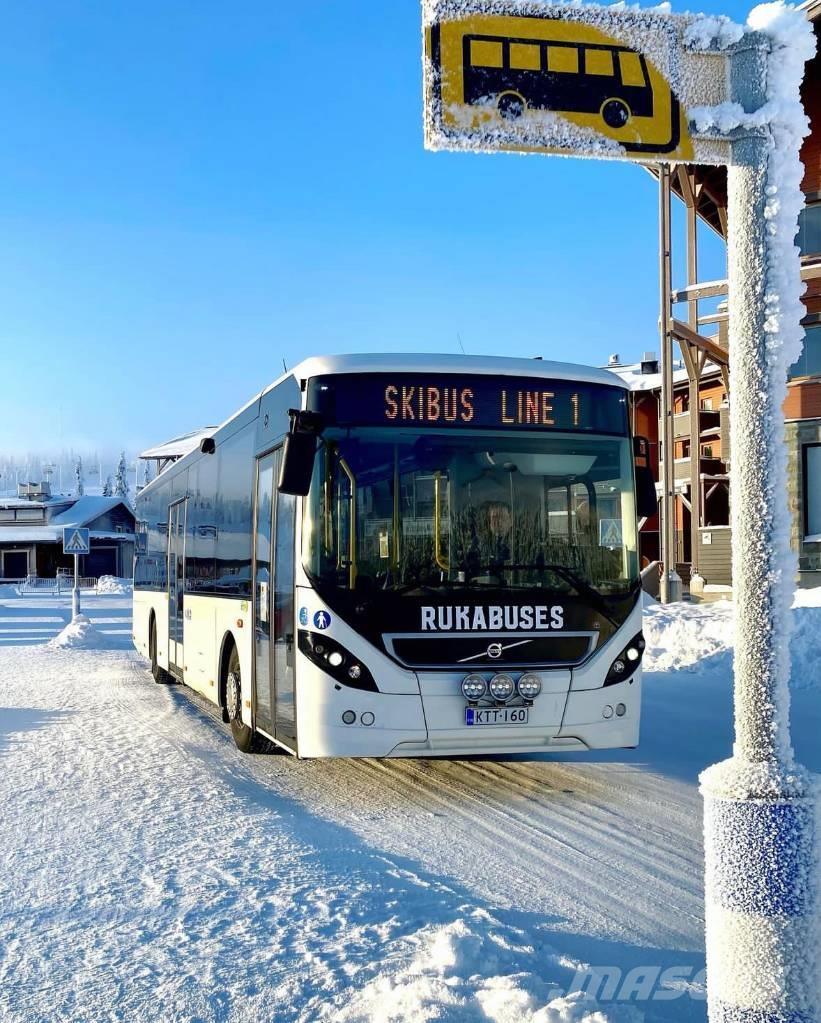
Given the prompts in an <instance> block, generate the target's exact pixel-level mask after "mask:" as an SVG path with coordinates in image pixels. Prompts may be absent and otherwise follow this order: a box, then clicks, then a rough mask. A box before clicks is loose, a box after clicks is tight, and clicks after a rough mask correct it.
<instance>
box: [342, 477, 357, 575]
mask: <svg viewBox="0 0 821 1023" xmlns="http://www.w3.org/2000/svg"><path fill="white" fill-rule="evenodd" d="M339 468H340V469H341V470H342V471H343V472H344V473H345V475H346V476H347V477H348V483H350V485H351V496H350V526H349V532H348V587H349V588H350V589H353V588H354V586H355V584H356V477H355V476H354V474H353V472H352V470H351V467H350V466H349V465H348V463H347V462H346V461H345V459H344V458H340V459H339Z"/></svg>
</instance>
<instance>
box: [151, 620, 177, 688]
mask: <svg viewBox="0 0 821 1023" xmlns="http://www.w3.org/2000/svg"><path fill="white" fill-rule="evenodd" d="M148 656H149V658H150V660H151V675H152V678H153V679H154V681H155V682H158V683H160V684H161V685H164V684H165V683H167V682H170V681H171V676H170V675H169V674H168V672H167V671H166V670H165V669H164V668H161V667H160V664H159V661H158V660H157V622H156V620H155V618H154V616H153V615H152V616H151V624H150V625H149V627H148Z"/></svg>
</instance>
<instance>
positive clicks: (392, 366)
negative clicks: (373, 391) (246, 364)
mask: <svg viewBox="0 0 821 1023" xmlns="http://www.w3.org/2000/svg"><path fill="white" fill-rule="evenodd" d="M289 372H290V374H291V375H292V376H294V377H296V378H297V380H307V379H308V378H309V377H315V376H321V375H323V374H326V373H487V374H489V375H491V374H492V375H494V376H511V377H534V378H537V379H538V378H546V379H549V380H580V381H584V382H585V383H591V384H605V385H607V386H610V387H621V388H623V389H625V390H627V389H628V388H627V385H626V384H625V382H624V381H623V380H622V379H621V378H620V377H618V376H616V374H615V373H610V372H608V370H605V369H597V368H595V367H593V366H580V365H577V364H575V363H572V362H548V361H547V360H545V359H512V358H507V357H504V356H498V355H433V354H430V353H428V352H418V353H413V354H404V353H401V352H400V353H395V352H390V353H385V354H380V355H369V354H361V355H316V356H311V357H310V358H308V359H305V360H304V361H303V362H300V363H299V365H297V366H294V368H293V369H292V370H290V371H289ZM281 379H282V378H281V377H280V380H281ZM279 382H280V381H279V380H277V381H275V382H274V383H273V384H271V386H270V387H267V388H266V391H269V390H271V388H272V387H275V386H276V384H277V383H279Z"/></svg>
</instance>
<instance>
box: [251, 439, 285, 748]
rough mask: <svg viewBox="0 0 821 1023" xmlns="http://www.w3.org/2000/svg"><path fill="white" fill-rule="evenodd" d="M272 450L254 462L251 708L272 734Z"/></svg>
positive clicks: (273, 456)
mask: <svg viewBox="0 0 821 1023" xmlns="http://www.w3.org/2000/svg"><path fill="white" fill-rule="evenodd" d="M278 454H279V453H278V452H276V451H274V452H271V453H270V454H267V455H264V456H263V457H262V458H258V459H257V493H256V502H255V506H254V521H255V527H254V528H255V538H254V707H255V711H254V713H255V719H256V724H257V725H258V726H259V727H260V728H263V729H265V731H266V732H268V733H269V734H270V735H273V734H274V714H273V702H272V698H271V674H272V673H271V604H272V590H273V586H272V583H273V579H272V569H273V565H272V560H273V559H272V557H271V554H272V551H271V541H272V536H273V514H274V502H273V496H274V485H275V475H274V470H275V467H276V466H275V463H277V462H278Z"/></svg>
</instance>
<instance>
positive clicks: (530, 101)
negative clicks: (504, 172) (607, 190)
mask: <svg viewBox="0 0 821 1023" xmlns="http://www.w3.org/2000/svg"><path fill="white" fill-rule="evenodd" d="M585 17H587V18H588V20H583V19H582V17H581V15H580V16H579V18H580V20H575V18H574V15H573V13H572V12H571V14H570V15H569V17H567V18H564V17H563V18H558V17H556V16H555V15H551V14H545V15H544V16H541V15H533V14H528V15H517V14H506V13H484V12H481V11H480V12H474V13H469V14H465V15H463V16H447V17H445V16H443V17H442V18H441V19H440V20H433V21H432V22H431V23H430V24H428V25H426V28H425V47H426V58H427V61H426V67H427V75H426V83H427V86H426V88H427V99H426V110H427V139H428V144H429V145H430V146H431V147H432V148H445V149H447V148H461V147H463V146H465V145H471V144H474V145H478V146H479V148H488V149H512V150H520V151H544V152H557V151H559V152H574V153H577V154H580V155H585V154H586V155H599V156H610V157H614V156H615V157H618V156H621V157H623V158H624V157H626V158H631V157H632V158H635V159H647V158H651V159H652V158H653V157H655V158H656V159H661V158H664V159H676V160H689V159H692V158H693V155H694V150H693V141H692V139H691V137H690V133H689V129H688V123H687V119H686V116H685V112H684V109H683V105H682V103H681V101H680V98H679V97H678V96H677V94H676V91H675V90H674V88H673V86H672V85H671V82H670V81H669V80H668V78H667V77H666V76H665V74H664V73H663V72H662V70H661V69H660V68H659V67H658V66H657V65H656V63H654V61H653V59H651V57H650V56H648V55H647V53H645V52H643V49H642V44H641V42H640V41H639V42H636V41H635V40H625V39H619V38H616V37H615V36H613V35H611V34H610V33H609V32H608V31H607V30H606V29H605V28H602V27H599V26H598V25H597V24H595V23H591V22H590V20H589V18H590V17H592V15H585ZM631 42H632V43H633V45H630V43H631Z"/></svg>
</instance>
